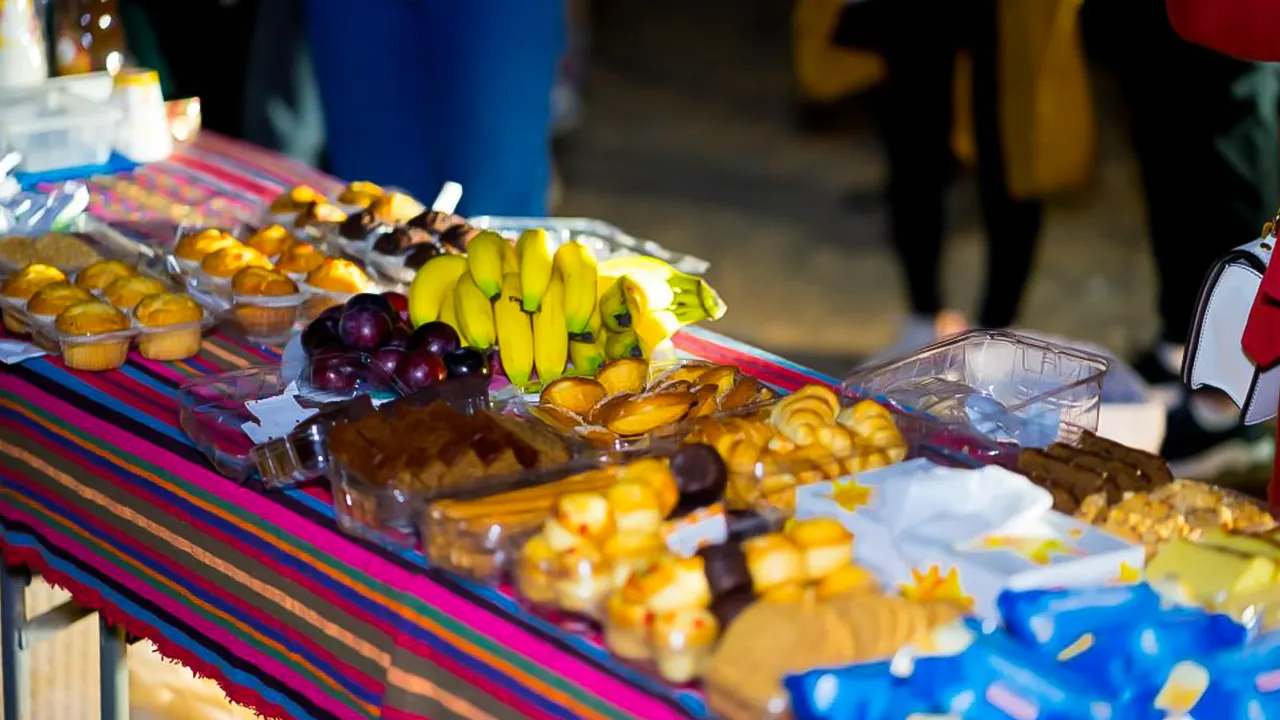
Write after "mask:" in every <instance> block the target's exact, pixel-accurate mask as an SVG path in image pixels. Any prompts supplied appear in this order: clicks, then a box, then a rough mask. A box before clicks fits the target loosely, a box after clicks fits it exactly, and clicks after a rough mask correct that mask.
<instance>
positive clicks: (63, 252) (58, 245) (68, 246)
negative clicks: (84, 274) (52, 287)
mask: <svg viewBox="0 0 1280 720" xmlns="http://www.w3.org/2000/svg"><path fill="white" fill-rule="evenodd" d="M32 248H33V249H34V250H35V253H36V261H37V262H42V263H44V264H45V265H52V266H54V267H56V268H58V269H59V270H61V271H62V272H64V273H76V272H80V271H81V270H83V269H85V268H87V267H89V266H90V265H92V264H94V263H96V262H98V261H99V260H101V259H102V256H101V255H99V254H98V251H97V250H94V249H93V247H92V246H90V245H89V243H87V242H85V241H84V240H83V239H81V238H79V237H76V236H75V235H72V234H70V233H47V234H45V235H41V236H40V237H39V238H37V239H36V241H35V243H33V244H32Z"/></svg>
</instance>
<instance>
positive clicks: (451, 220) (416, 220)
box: [405, 210, 466, 235]
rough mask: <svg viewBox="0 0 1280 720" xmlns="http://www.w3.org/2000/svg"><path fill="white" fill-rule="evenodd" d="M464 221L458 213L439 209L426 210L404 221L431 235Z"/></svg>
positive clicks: (409, 225) (407, 224) (408, 225)
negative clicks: (454, 213)
mask: <svg viewBox="0 0 1280 720" xmlns="http://www.w3.org/2000/svg"><path fill="white" fill-rule="evenodd" d="M465 223H466V220H464V219H463V218H462V217H460V216H458V215H453V214H451V213H445V212H440V211H439V210H427V211H426V212H423V213H419V214H418V215H415V216H413V217H412V218H409V222H407V223H405V225H406V226H407V227H411V228H417V229H419V230H426V231H427V232H429V233H431V234H432V235H439V234H440V233H442V232H444V231H445V230H447V229H448V228H451V227H453V226H454V225H462V224H465Z"/></svg>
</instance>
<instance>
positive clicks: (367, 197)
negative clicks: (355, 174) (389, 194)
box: [338, 180, 384, 208]
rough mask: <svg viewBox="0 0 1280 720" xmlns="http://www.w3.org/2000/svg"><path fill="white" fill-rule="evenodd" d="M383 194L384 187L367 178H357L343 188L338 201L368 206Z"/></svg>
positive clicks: (345, 203) (356, 205)
mask: <svg viewBox="0 0 1280 720" xmlns="http://www.w3.org/2000/svg"><path fill="white" fill-rule="evenodd" d="M383 194H384V191H383V189H382V188H380V187H378V186H377V185H375V184H373V183H371V182H367V181H365V180H357V181H355V182H353V183H351V184H349V185H347V186H346V187H345V188H343V189H342V194H340V195H338V202H340V203H342V204H343V205H352V206H355V207H362V208H367V207H369V204H370V203H372V202H373V201H374V200H377V199H378V198H380V197H382V196H383Z"/></svg>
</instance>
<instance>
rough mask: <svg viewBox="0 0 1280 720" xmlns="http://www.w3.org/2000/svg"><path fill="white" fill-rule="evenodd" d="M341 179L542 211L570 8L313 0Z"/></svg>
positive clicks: (514, 1)
mask: <svg viewBox="0 0 1280 720" xmlns="http://www.w3.org/2000/svg"><path fill="white" fill-rule="evenodd" d="M304 5H305V11H306V28H307V40H308V43H309V45H310V49H311V57H312V65H313V66H314V68H315V75H316V80H317V83H318V86H319V90H320V101H321V106H322V107H323V110H324V120H325V133H326V139H327V149H328V156H329V162H330V166H331V169H332V171H333V172H334V173H335V174H336V175H338V176H339V177H343V178H347V179H368V180H372V181H374V182H378V183H381V184H385V185H392V186H396V187H399V188H402V189H404V190H407V191H409V192H411V193H413V194H414V195H417V196H419V197H421V198H423V199H424V201H426V202H430V200H431V199H432V198H434V197H435V195H436V193H437V192H438V191H439V189H440V186H441V185H442V184H443V183H444V182H445V181H447V180H455V181H457V182H460V183H461V184H462V186H463V197H462V205H461V206H460V208H459V212H462V213H465V214H468V215H475V214H504V215H544V214H546V208H547V201H548V191H549V188H550V183H551V126H552V120H553V113H552V107H551V102H552V89H553V87H554V85H555V81H556V77H557V68H558V65H559V63H560V61H561V58H562V56H563V52H564V49H565V30H566V28H565V24H566V23H565V11H566V8H565V0H472V1H469V2H447V1H446V0H419V1H417V2H406V1H405V0H370V1H369V2H363V3H350V2H342V1H340V0H306V2H305V3H304Z"/></svg>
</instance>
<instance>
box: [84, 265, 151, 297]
mask: <svg viewBox="0 0 1280 720" xmlns="http://www.w3.org/2000/svg"><path fill="white" fill-rule="evenodd" d="M137 274H138V270H137V268H135V267H133V266H132V265H129V264H128V263H125V262H121V261H120V260H100V261H98V262H96V263H94V264H92V265H90V266H89V267H87V268H85V269H84V270H81V271H80V272H79V273H77V274H76V287H79V288H83V289H85V290H88V291H89V292H96V291H98V290H102V289H104V288H106V287H107V286H108V285H110V284H111V283H113V282H115V281H116V280H119V279H120V278H126V277H130V276H132V275H137Z"/></svg>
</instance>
